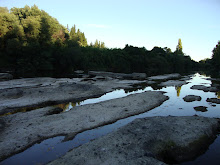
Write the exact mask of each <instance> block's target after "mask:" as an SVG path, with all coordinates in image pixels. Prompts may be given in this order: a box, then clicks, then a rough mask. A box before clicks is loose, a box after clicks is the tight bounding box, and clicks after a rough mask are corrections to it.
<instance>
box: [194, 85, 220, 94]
mask: <svg viewBox="0 0 220 165" xmlns="http://www.w3.org/2000/svg"><path fill="white" fill-rule="evenodd" d="M191 89H197V90H202V91H204V92H218V91H219V90H218V88H216V87H207V86H204V85H193V86H192V87H191Z"/></svg>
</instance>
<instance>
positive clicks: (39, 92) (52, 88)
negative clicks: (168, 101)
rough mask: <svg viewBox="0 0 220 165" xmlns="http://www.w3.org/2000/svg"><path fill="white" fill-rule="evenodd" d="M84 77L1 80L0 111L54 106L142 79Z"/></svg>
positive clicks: (0, 112) (83, 98)
mask: <svg viewBox="0 0 220 165" xmlns="http://www.w3.org/2000/svg"><path fill="white" fill-rule="evenodd" d="M82 80H85V79H84V78H74V79H70V78H61V79H56V78H49V77H44V78H26V79H14V80H9V81H7V82H6V81H1V82H0V105H1V106H0V114H4V113H8V112H12V111H14V110H16V109H20V108H23V107H38V106H42V105H43V106H46V105H52V104H53V105H54V104H59V103H64V102H68V101H72V102H73V101H75V102H77V101H81V100H85V99H87V98H91V97H97V96H101V95H103V94H105V93H107V92H110V91H112V90H114V89H119V88H131V87H132V85H134V84H136V83H137V84H138V83H142V82H143V81H139V80H118V79H113V78H105V79H104V77H100V76H99V77H97V78H91V79H87V80H88V81H82Z"/></svg>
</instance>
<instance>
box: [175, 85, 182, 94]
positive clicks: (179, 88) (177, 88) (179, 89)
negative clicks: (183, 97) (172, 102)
mask: <svg viewBox="0 0 220 165" xmlns="http://www.w3.org/2000/svg"><path fill="white" fill-rule="evenodd" d="M175 89H176V95H177V97H179V96H180V91H181V86H180V87H178V86H177V87H175Z"/></svg>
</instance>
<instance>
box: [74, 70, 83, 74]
mask: <svg viewBox="0 0 220 165" xmlns="http://www.w3.org/2000/svg"><path fill="white" fill-rule="evenodd" d="M74 72H75V73H77V74H83V73H84V71H83V70H76V71H74Z"/></svg>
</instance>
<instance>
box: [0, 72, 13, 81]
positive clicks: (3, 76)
mask: <svg viewBox="0 0 220 165" xmlns="http://www.w3.org/2000/svg"><path fill="white" fill-rule="evenodd" d="M11 79H13V76H12V75H11V74H9V73H0V81H4V80H11Z"/></svg>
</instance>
